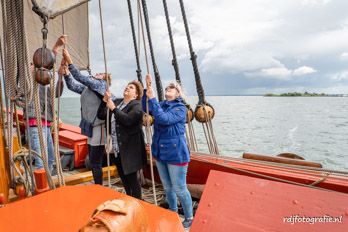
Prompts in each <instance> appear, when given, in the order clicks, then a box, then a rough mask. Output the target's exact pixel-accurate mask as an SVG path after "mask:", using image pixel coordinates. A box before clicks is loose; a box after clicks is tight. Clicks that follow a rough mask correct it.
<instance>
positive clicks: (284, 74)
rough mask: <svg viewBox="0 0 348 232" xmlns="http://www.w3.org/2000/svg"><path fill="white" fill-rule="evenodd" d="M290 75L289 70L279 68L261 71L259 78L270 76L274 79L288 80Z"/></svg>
mask: <svg viewBox="0 0 348 232" xmlns="http://www.w3.org/2000/svg"><path fill="white" fill-rule="evenodd" d="M290 75H291V70H289V69H287V68H284V67H281V68H267V69H262V70H261V76H270V77H275V78H280V79H283V78H288V77H289V76H290Z"/></svg>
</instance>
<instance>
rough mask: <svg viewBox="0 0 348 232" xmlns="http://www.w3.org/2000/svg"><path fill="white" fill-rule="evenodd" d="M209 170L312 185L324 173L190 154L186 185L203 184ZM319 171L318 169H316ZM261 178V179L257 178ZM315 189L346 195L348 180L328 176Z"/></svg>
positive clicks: (344, 177) (341, 177)
mask: <svg viewBox="0 0 348 232" xmlns="http://www.w3.org/2000/svg"><path fill="white" fill-rule="evenodd" d="M210 170H217V171H222V172H229V173H234V174H239V175H244V176H253V177H258V176H256V175H255V174H251V173H246V172H243V171H242V170H245V171H249V172H254V173H259V174H263V175H266V176H270V177H276V178H280V179H283V180H289V181H293V182H297V183H301V184H306V185H309V184H312V183H313V182H316V181H318V180H320V179H322V177H323V174H325V172H323V173H320V172H319V171H316V172H315V171H310V170H302V171H301V170H297V171H294V169H290V168H287V167H278V168H276V167H274V166H270V165H267V164H255V163H250V162H249V161H248V160H245V159H238V160H237V159H235V160H231V159H229V157H224V156H214V155H205V154H201V153H200V154H194V153H193V154H191V162H190V164H189V168H188V173H187V183H189V184H205V182H206V181H207V178H208V175H209V172H210ZM318 170H320V169H318ZM259 178H263V177H259ZM316 186H317V187H321V188H325V189H331V190H335V191H339V192H343V193H348V178H347V177H346V176H342V175H341V176H336V175H334V174H330V175H329V176H328V177H327V178H325V180H324V181H321V182H320V183H318V184H317V185H316Z"/></svg>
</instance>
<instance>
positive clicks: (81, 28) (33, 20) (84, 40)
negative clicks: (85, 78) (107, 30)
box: [0, 0, 89, 70]
mask: <svg viewBox="0 0 348 232" xmlns="http://www.w3.org/2000/svg"><path fill="white" fill-rule="evenodd" d="M24 1H25V6H24V22H25V32H26V36H27V43H28V48H29V58H30V59H32V57H33V54H34V52H35V51H36V49H38V48H39V47H42V33H41V29H42V27H43V24H42V22H41V20H40V17H39V16H38V15H37V14H36V13H35V12H33V11H32V2H31V0H24ZM60 1H62V2H69V1H64V0H59V2H60ZM70 2H76V0H75V1H70ZM80 2H81V1H80ZM84 2H86V1H84ZM1 13H2V12H1ZM62 18H63V19H64V20H62ZM0 21H1V22H0V29H1V34H0V36H1V43H2V44H1V45H2V48H4V46H6V45H5V44H4V41H3V38H2V37H3V32H2V28H3V24H2V17H0ZM63 21H64V33H65V34H66V35H68V39H67V41H68V43H67V49H68V50H69V53H70V55H71V57H72V60H73V62H74V64H75V65H77V67H78V68H79V69H81V70H85V69H88V68H89V53H88V47H89V20H88V4H87V3H85V4H82V5H79V6H78V7H76V8H74V9H72V10H70V11H68V12H66V13H64V14H62V15H60V16H58V17H56V18H54V19H51V20H49V22H48V25H47V29H48V37H47V47H48V48H52V47H53V45H54V44H55V42H56V40H57V39H58V37H60V36H61V35H62V34H63ZM2 51H4V49H2ZM61 57H62V55H61V49H60V50H59V53H58V56H57V62H56V67H57V69H58V67H59V65H60V61H61Z"/></svg>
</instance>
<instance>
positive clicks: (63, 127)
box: [59, 123, 81, 134]
mask: <svg viewBox="0 0 348 232" xmlns="http://www.w3.org/2000/svg"><path fill="white" fill-rule="evenodd" d="M59 130H60V131H63V130H67V131H71V132H75V133H78V134H81V128H80V127H78V126H73V125H69V124H65V123H60V124H59Z"/></svg>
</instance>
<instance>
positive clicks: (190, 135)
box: [163, 0, 197, 151]
mask: <svg viewBox="0 0 348 232" xmlns="http://www.w3.org/2000/svg"><path fill="white" fill-rule="evenodd" d="M163 8H164V13H165V16H166V17H165V18H166V22H167V29H168V35H169V41H170V47H171V50H172V55H173V59H172V65H173V68H174V71H175V79H176V82H177V83H178V84H179V85H180V86H181V87H182V82H181V78H180V72H179V65H178V61H177V59H176V53H175V45H174V39H173V33H172V28H171V25H170V18H169V13H168V6H167V0H163ZM184 104H185V105H186V108H187V113H186V122H187V125H186V126H185V128H186V131H187V133H186V140H187V143H188V146H189V148H190V151H196V150H197V142H196V141H195V139H196V137H195V136H194V133H195V132H194V130H193V126H192V119H193V114H192V115H191V112H192V113H193V111H192V109H191V106H190V105H189V104H188V103H187V102H186V100H185V99H184Z"/></svg>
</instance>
